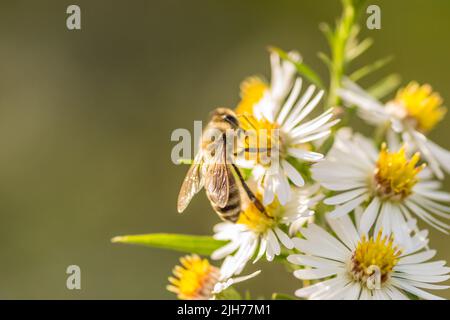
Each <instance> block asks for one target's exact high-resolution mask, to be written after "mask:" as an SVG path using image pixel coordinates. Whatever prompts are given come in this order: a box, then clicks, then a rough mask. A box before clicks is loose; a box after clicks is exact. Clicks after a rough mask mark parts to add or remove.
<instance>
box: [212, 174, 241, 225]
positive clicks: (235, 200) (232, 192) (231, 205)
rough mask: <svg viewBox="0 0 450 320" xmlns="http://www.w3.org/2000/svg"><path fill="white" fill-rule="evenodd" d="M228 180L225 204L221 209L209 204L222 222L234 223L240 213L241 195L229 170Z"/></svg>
mask: <svg viewBox="0 0 450 320" xmlns="http://www.w3.org/2000/svg"><path fill="white" fill-rule="evenodd" d="M228 179H229V181H230V183H229V196H228V201H227V204H226V205H225V206H224V207H223V208H221V207H219V206H217V205H215V204H214V203H213V202H211V205H212V207H213V209H214V211H215V212H216V213H217V214H218V215H219V217H220V218H221V219H222V220H226V221H231V222H236V221H237V220H238V219H239V215H240V213H241V193H240V190H239V187H238V184H237V183H236V179H235V178H234V176H233V174H232V173H231V170H230V174H229V176H228Z"/></svg>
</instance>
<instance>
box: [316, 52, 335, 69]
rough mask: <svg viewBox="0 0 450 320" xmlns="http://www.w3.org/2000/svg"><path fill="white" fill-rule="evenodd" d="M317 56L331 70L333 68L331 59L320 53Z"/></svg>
mask: <svg viewBox="0 0 450 320" xmlns="http://www.w3.org/2000/svg"><path fill="white" fill-rule="evenodd" d="M317 56H318V57H319V59H320V60H322V62H323V63H325V65H326V66H327V67H328V68H329V69H331V68H332V62H331V60H330V58H329V57H328V56H327V55H326V54H325V53H323V52H319V53H318V54H317Z"/></svg>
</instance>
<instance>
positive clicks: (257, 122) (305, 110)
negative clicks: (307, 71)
mask: <svg viewBox="0 0 450 320" xmlns="http://www.w3.org/2000/svg"><path fill="white" fill-rule="evenodd" d="M289 56H290V57H291V59H292V60H293V61H297V62H298V61H300V55H298V54H297V53H295V52H290V53H289ZM270 61H271V67H272V81H271V84H270V86H269V85H268V84H266V83H265V82H264V81H263V80H261V79H259V78H255V77H251V78H248V79H247V80H245V81H244V82H243V83H242V84H241V102H240V103H239V105H238V107H237V109H236V113H237V114H238V115H240V116H241V118H243V119H244V120H246V121H242V122H243V124H244V125H246V129H247V130H253V132H256V135H257V137H256V139H254V140H253V141H256V143H255V142H254V143H253V144H254V145H253V149H255V150H257V156H256V157H253V159H252V160H253V163H251V164H250V166H252V167H253V177H254V178H255V179H256V181H257V183H258V189H259V191H260V193H261V194H262V200H263V204H264V205H269V204H270V203H272V202H273V201H274V200H275V199H276V200H277V201H279V202H280V204H281V205H285V204H286V203H288V201H289V200H290V199H291V188H290V183H289V182H292V183H293V184H294V185H295V186H297V187H302V186H304V185H305V179H304V177H303V176H302V174H301V173H300V172H299V171H298V170H297V168H296V167H295V165H294V164H293V161H294V162H295V160H298V161H301V162H306V163H314V162H317V161H320V160H322V159H323V157H324V156H323V154H321V153H318V152H316V151H313V150H312V149H313V147H314V146H313V144H312V143H314V142H317V141H321V140H322V139H324V138H326V137H327V136H328V135H330V133H331V128H332V127H333V126H334V125H335V124H337V123H338V122H339V119H334V114H333V109H332V108H330V109H328V110H327V111H325V112H324V113H322V114H321V115H319V116H317V117H314V118H312V119H308V117H309V116H310V114H311V113H312V112H313V111H314V109H315V108H316V107H317V105H318V104H319V102H320V100H321V99H322V97H323V94H324V91H323V90H320V91H319V92H318V93H316V94H315V95H314V92H315V91H316V87H315V86H314V85H310V86H309V87H308V88H307V89H306V90H305V92H304V93H303V94H302V95H301V94H300V93H301V89H302V84H303V80H302V78H300V77H295V76H294V75H295V66H294V65H293V63H292V62H291V61H287V60H284V61H281V59H280V56H279V55H278V54H277V53H276V52H272V53H271V55H270ZM261 140H264V141H265V144H264V146H261V145H260V144H259V141H261ZM250 147H252V146H250ZM265 149H267V150H269V151H270V154H268V155H267V156H268V158H270V159H271V161H269V162H267V161H262V160H261V159H262V158H264V157H263V156H262V155H261V154H263V155H266V154H264V152H265V151H264V150H265ZM247 165H248V164H247Z"/></svg>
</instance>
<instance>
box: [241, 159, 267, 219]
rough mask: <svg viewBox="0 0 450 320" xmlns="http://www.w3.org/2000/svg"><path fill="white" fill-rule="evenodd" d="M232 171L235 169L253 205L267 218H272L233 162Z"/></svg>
mask: <svg viewBox="0 0 450 320" xmlns="http://www.w3.org/2000/svg"><path fill="white" fill-rule="evenodd" d="M232 166H233V169H234V171H236V174H237V176H238V178H239V180H240V182H241V184H242V186H243V187H244V190H245V192H246V193H247V196H248V197H249V199H250V200H251V201H252V202H253V204H254V205H255V207H256V208H257V209H258V210H259V211H260V212H262V213H263V214H264V215H265V216H266V217H267V218H270V219H273V217H271V216H269V215H268V213H267V211H266V208H264V205H263V204H262V203H261V201H259V199H258V198H257V197H256V196H255V194H254V193H253V192H252V190H250V188H249V187H248V185H247V183H246V182H245V180H244V178H243V177H242V174H241V171H240V170H239V168H238V167H237V166H236V165H235V164H234V163H233V164H232Z"/></svg>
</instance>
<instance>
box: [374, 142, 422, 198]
mask: <svg viewBox="0 0 450 320" xmlns="http://www.w3.org/2000/svg"><path fill="white" fill-rule="evenodd" d="M419 159H420V155H419V153H416V154H414V156H413V157H412V158H411V159H410V160H408V159H407V158H406V155H405V148H404V147H403V148H401V149H400V150H399V151H398V152H393V153H390V152H389V150H388V149H387V147H386V144H385V143H383V145H382V148H381V151H380V155H379V158H378V161H377V167H376V169H375V179H374V180H375V191H376V193H377V194H378V196H381V197H384V198H390V199H392V200H402V199H404V198H405V197H407V196H409V195H410V194H411V191H412V188H413V187H414V185H415V184H416V183H417V181H418V178H417V174H418V173H419V172H420V171H421V170H422V169H423V168H424V167H425V164H423V165H421V166H418V167H416V164H417V162H419Z"/></svg>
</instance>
